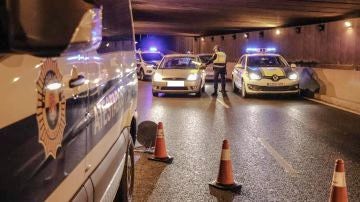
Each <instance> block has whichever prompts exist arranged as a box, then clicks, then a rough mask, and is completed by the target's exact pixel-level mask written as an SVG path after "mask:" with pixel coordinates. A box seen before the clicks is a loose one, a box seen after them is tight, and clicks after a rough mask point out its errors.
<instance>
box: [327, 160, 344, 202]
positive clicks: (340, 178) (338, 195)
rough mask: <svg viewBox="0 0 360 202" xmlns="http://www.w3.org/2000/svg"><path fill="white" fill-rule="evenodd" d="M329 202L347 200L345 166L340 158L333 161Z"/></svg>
mask: <svg viewBox="0 0 360 202" xmlns="http://www.w3.org/2000/svg"><path fill="white" fill-rule="evenodd" d="M329 201H330V202H347V201H348V197H347V189H346V182H345V166H344V161H343V160H342V159H338V160H336V162H335V169H334V174H333V179H332V183H331V191H330V199H329Z"/></svg>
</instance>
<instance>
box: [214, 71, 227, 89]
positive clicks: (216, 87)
mask: <svg viewBox="0 0 360 202" xmlns="http://www.w3.org/2000/svg"><path fill="white" fill-rule="evenodd" d="M219 75H220V77H221V89H222V91H224V92H225V84H226V80H225V75H226V67H224V68H214V92H215V93H216V92H217V89H218V82H219Z"/></svg>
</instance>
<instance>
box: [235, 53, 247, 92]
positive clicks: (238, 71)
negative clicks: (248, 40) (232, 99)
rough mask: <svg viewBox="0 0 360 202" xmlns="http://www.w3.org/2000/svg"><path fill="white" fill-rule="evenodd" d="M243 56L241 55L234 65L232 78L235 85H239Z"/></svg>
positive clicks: (242, 69) (242, 68)
mask: <svg viewBox="0 0 360 202" xmlns="http://www.w3.org/2000/svg"><path fill="white" fill-rule="evenodd" d="M245 58H246V57H245V56H242V57H241V58H240V59H239V61H238V63H236V65H235V67H234V71H233V72H234V73H233V79H234V83H235V84H236V85H237V86H241V77H242V74H243V71H244V63H245V62H244V61H245Z"/></svg>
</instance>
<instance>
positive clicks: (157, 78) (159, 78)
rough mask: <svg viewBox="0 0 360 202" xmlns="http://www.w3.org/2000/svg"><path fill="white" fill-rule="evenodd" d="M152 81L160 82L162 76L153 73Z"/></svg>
mask: <svg viewBox="0 0 360 202" xmlns="http://www.w3.org/2000/svg"><path fill="white" fill-rule="evenodd" d="M153 80H154V81H161V80H162V76H161V74H159V73H155V74H154V78H153Z"/></svg>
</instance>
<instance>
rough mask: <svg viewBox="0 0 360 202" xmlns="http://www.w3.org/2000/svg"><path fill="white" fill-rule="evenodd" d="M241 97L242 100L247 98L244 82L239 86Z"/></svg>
mask: <svg viewBox="0 0 360 202" xmlns="http://www.w3.org/2000/svg"><path fill="white" fill-rule="evenodd" d="M241 97H243V98H247V97H248V94H247V92H246V88H245V82H244V81H242V85H241Z"/></svg>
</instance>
